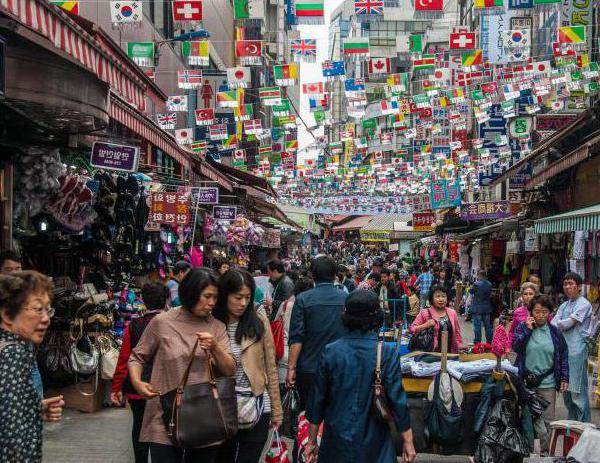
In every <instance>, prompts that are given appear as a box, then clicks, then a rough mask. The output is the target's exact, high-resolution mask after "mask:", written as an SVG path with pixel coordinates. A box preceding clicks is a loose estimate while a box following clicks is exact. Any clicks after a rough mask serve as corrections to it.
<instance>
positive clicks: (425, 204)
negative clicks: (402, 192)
mask: <svg viewBox="0 0 600 463" xmlns="http://www.w3.org/2000/svg"><path fill="white" fill-rule="evenodd" d="M412 205H413V210H414V211H415V212H421V211H429V210H431V196H430V195H429V194H422V195H414V196H413V197H412Z"/></svg>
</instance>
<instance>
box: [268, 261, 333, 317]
mask: <svg viewBox="0 0 600 463" xmlns="http://www.w3.org/2000/svg"><path fill="white" fill-rule="evenodd" d="M267 274H268V275H269V281H270V282H271V285H273V288H274V289H273V300H268V299H267V300H266V301H265V307H266V308H267V313H269V318H270V319H271V321H273V320H274V319H275V315H276V314H277V312H278V311H279V306H280V305H281V303H282V302H283V301H285V300H286V299H289V298H290V297H291V296H292V294H294V282H293V281H292V279H291V278H290V277H289V276H287V275H286V274H285V268H284V266H283V262H281V261H280V260H279V259H274V260H271V261H269V262H268V263H267ZM334 276H335V275H334Z"/></svg>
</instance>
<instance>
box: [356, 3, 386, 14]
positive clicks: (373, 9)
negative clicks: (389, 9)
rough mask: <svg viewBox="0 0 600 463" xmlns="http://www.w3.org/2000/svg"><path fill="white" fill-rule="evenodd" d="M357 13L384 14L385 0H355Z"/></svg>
mask: <svg viewBox="0 0 600 463" xmlns="http://www.w3.org/2000/svg"><path fill="white" fill-rule="evenodd" d="M354 14H355V15H358V16H360V15H381V14H383V0H354Z"/></svg>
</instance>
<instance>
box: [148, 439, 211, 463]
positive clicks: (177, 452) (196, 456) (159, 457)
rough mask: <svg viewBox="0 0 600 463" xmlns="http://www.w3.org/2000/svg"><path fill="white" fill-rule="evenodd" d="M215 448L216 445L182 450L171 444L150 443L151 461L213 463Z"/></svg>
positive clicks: (162, 462)
mask: <svg viewBox="0 0 600 463" xmlns="http://www.w3.org/2000/svg"><path fill="white" fill-rule="evenodd" d="M217 450H218V447H217V446H212V447H206V448H202V449H185V450H184V449H180V448H177V447H173V446H172V445H163V444H155V443H154V442H152V443H151V444H150V456H151V457H152V463H215V461H216V458H217Z"/></svg>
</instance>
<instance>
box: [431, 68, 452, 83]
mask: <svg viewBox="0 0 600 463" xmlns="http://www.w3.org/2000/svg"><path fill="white" fill-rule="evenodd" d="M429 77H430V79H431V80H432V81H434V82H436V83H437V85H444V84H449V83H450V78H451V73H450V68H438V69H436V70H435V71H434V72H433V74H432V75H431V76H429Z"/></svg>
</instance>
